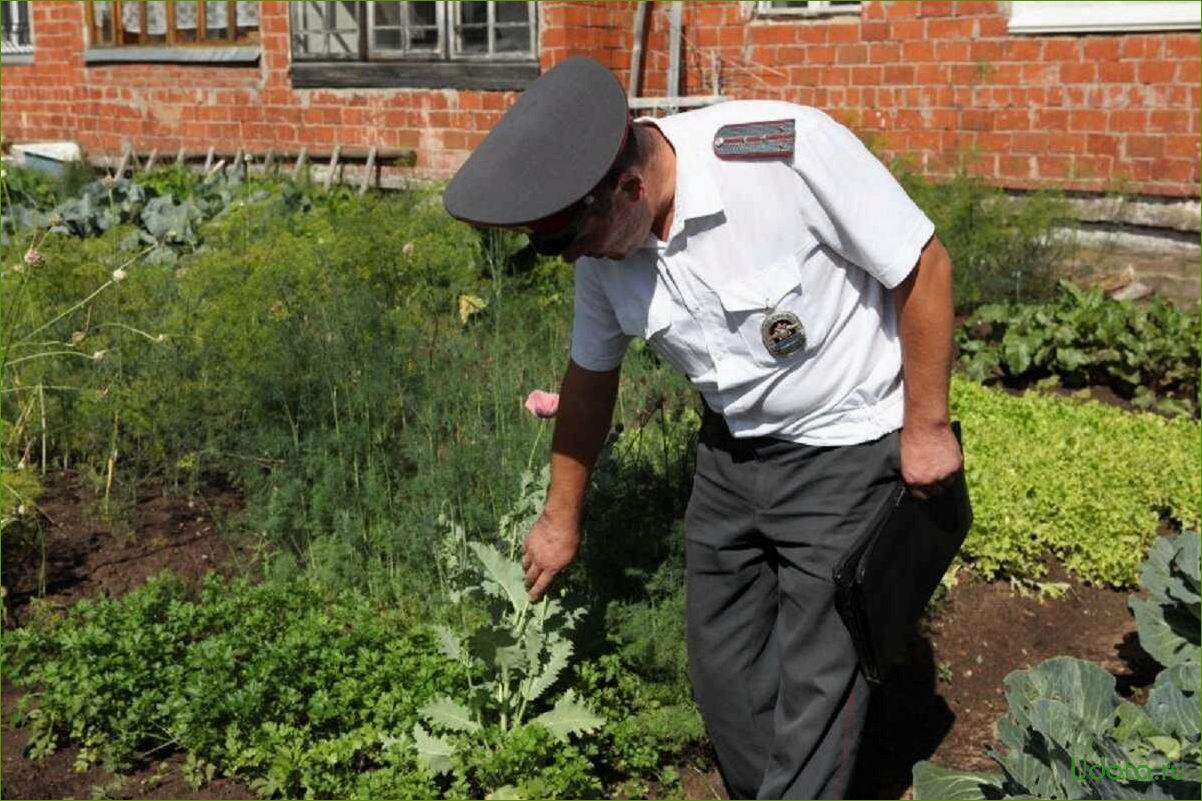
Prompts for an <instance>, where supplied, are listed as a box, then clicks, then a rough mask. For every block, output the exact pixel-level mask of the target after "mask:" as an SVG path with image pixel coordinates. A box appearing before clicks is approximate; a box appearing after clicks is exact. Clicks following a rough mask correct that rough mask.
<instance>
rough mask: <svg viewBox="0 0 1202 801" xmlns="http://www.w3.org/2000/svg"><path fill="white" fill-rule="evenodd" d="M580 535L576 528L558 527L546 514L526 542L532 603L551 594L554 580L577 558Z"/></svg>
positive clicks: (524, 552)
mask: <svg viewBox="0 0 1202 801" xmlns="http://www.w3.org/2000/svg"><path fill="white" fill-rule="evenodd" d="M579 549H580V532H579V531H578V530H577V529H576V528H575V527H573V526H567V525H562V524H556V523H555V522H553V521H552V520H551V519H549V518H548V517H547V516H546V514H543V515H542V516H540V517H539V518H538V520H536V521H535V522H534V525H533V526H531V527H530V531H529V533H527V534H526V539H524V540H522V569H523V570H525V571H526V590H527V594H528V595H529V597H530V600H531V601H537V600H538V599H540V598H542V597H543V593H545V592H546V591H547V587H549V586H550V584H551V580H552V579H554V578H555V576H556V575H557V574H558V573H559V571H561V570H563V569H564V568H565V567H567V566H568V565H569V564H571V562H572V560H573V559H575V558H576V552H577V551H578V550H579Z"/></svg>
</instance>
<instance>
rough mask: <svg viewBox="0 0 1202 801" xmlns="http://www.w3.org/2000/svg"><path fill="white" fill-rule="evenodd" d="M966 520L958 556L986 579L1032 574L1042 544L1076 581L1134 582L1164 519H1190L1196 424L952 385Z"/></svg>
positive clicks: (1038, 566) (1038, 567)
mask: <svg viewBox="0 0 1202 801" xmlns="http://www.w3.org/2000/svg"><path fill="white" fill-rule="evenodd" d="M952 416H953V417H955V418H957V419H959V420H960V421H961V422H962V424H963V428H964V448H965V454H966V456H965V471H966V474H967V478H968V485H969V491H970V493H971V495H972V499H973V509H974V520H975V522H974V524H973V528H972V530H971V531H970V532H969V535H968V538H967V539H966V540H965V543H964V547H963V550H962V553H963V554H964V556H965V557H966V558H967V559H968V561H969V562H970V563H971V565H972V567H973V569H974V570H976V571H977V572H978V573H979V574H981V575H982V576H984V577H986V578H992V577H995V576H998V575H1006V576H1008V577H1010V578H1011V579H1012V580H1013V581H1015V582H1018V583H1020V584H1023V583H1031V582H1036V581H1038V580H1039V579H1040V577H1042V576H1043V574H1044V572H1045V566H1044V559H1045V557H1046V555H1047V554H1049V553H1051V554H1053V555H1055V556H1056V557H1058V558H1059V559H1060V560H1062V561H1063V562H1064V564H1065V566H1066V567H1067V568H1068V569H1069V570H1071V571H1072V572H1074V573H1076V574H1077V575H1078V576H1080V577H1081V578H1083V579H1086V580H1088V581H1093V582H1098V583H1102V584H1110V585H1114V586H1116V587H1122V586H1130V585H1133V584H1134V583H1135V582H1136V581H1137V579H1138V576H1139V563H1140V560H1141V559H1142V557H1143V555H1144V554H1146V553H1147V552H1148V549H1149V548H1150V547H1151V545H1152V543H1153V541H1154V540H1155V539H1156V532H1157V529H1158V527H1159V525H1160V522H1161V518H1162V516H1164V517H1167V518H1170V519H1172V520H1175V521H1178V522H1179V523H1180V524H1181V525H1182V526H1183V527H1186V528H1196V527H1197V526H1198V523H1199V509H1198V497H1199V495H1200V494H1202V480H1200V477H1199V472H1200V469H1199V463H1198V443H1199V427H1198V424H1197V423H1196V422H1193V421H1189V420H1184V419H1175V420H1168V419H1165V418H1163V417H1160V416H1158V415H1153V414H1146V413H1143V414H1133V413H1130V412H1125V411H1123V410H1121V409H1118V408H1115V407H1113V406H1103V405H1102V404H1100V403H1097V402H1093V401H1089V402H1081V401H1078V400H1076V399H1069V398H1060V397H1053V396H1044V395H1038V394H1032V393H1027V394H1025V395H1022V396H1013V395H1010V394H1007V393H1005V392H1000V391H998V390H992V389H988V388H986V387H982V386H980V385H978V384H974V383H971V382H968V381H964V380H960V379H954V380H953V382H952Z"/></svg>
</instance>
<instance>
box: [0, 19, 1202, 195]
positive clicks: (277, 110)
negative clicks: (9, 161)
mask: <svg viewBox="0 0 1202 801" xmlns="http://www.w3.org/2000/svg"><path fill="white" fill-rule="evenodd" d="M5 5H6V6H18V5H26V4H8V3H6V4H5ZM96 5H97V6H104V7H112V8H113V9H114V10H115V11H116V15H117V16H118V18H120V14H121V13H122V12H121V6H120V5H115V4H96ZM125 5H126V6H129V5H130V4H129V3H126V4H125ZM202 5H204V6H206V7H213V8H212V9H210V11H209V14H210V21H212V20H213V19H215V17H214V16H213V15H215V14H216V13H218V12H219V11H221V9H220V8H218V7H221V6H227V5H228V6H229V8H230V14H231V15H232V14H233V9H234V7H235V5H237V6H238V8H239V10H238V14H239V15H241V14H242V12H243V8H242V7H243V6H246V5H251V4H242V3H238V4H234V3H229V4H226V3H206V4H202ZM290 5H291V6H293V7H291V8H290ZM371 5H372V4H364V5H362V6H358V8H359V9H361V10H358V11H357V10H356V4H353V3H338V4H313V3H308V4H289V3H284V2H262V3H259V4H257V7H256V8H255V9H251V10H249V11H248V12H247V13H248V14H249V13H252V12H253V14H254V17H255V19H254V24H255V25H256V26H257V28H256V29H253V30H251V31H250V33H249V34H248V36H247V38H248V41H249V44H248V45H247V46H242V47H238V48H233V49H231V50H229V51H228V52H230V53H232V52H234V50H237V54H238V57H237V58H232V59H229V60H226V61H222V62H220V63H218V62H214V61H212V60H211V59H212V58H220V54H218V55H216V56H214V55H213V53H214V52H217V51H220V50H221V48H220V47H197V46H196V42H195V41H191V42H190V44H191V46H178V47H162V46H159V47H155V48H150V49H147V50H146V51H145V52H146V53H147V54H148V57H149V55H150V54H151V50H153V56H154V58H155V59H156V60H155V61H153V62H150V61H146V60H144V59H141V58H139V53H140V52H142V51H139V50H138V48H137V47H136V46H126V47H115V46H114V47H112V48H108V47H105V46H98V43H97V42H96V41H95V40H96V38H97V37H98V36H104V35H108V34H105V32H104V31H100V32H99V33H97V31H98V30H100V29H98V28H96V27H92V28H89V24H99V23H95V20H94V19H93V15H92V12H94V11H95V9H96V6H94V7H93V9H92V12H89V11H88V9H87V8H86V6H87V4H86V3H82V2H44V1H42V0H36V1H35V2H30V3H28V4H27V6H26V8H24V9H22V11H23V13H25V14H27V15H28V19H29V22H30V23H31V24H30V32H31V33H30V38H29V41H28V44H29V45H30V46H29V47H27V48H24V49H25V50H28V51H31V52H28V53H20V54H16V55H14V54H13V53H12V51H11V50H10V51H9V52H6V54H5V55H4V57H3V60H2V78H0V115H2V116H0V121H2V128H3V134H4V137H5V138H6V139H7V140H9V141H15V142H22V141H34V140H60V139H67V140H74V141H77V142H79V144H80V145H81V146H82V147H83V148H84V149H85V151H87V152H88V153H89V154H91V155H92V156H96V155H98V154H119V153H120V152H121V151H122V150H123V149H124V148H126V147H131V148H133V149H134V150H136V151H138V152H143V153H144V152H148V151H150V150H151V149H157V150H158V151H160V152H161V153H174V152H176V151H177V150H178V149H181V148H183V149H187V150H190V151H200V152H203V151H205V150H206V149H207V148H209V147H210V146H212V145H217V146H219V147H222V148H226V149H229V148H233V147H242V148H245V149H247V150H248V151H250V152H266V151H267V150H269V149H274V150H275V151H276V152H281V151H297V150H299V149H300V148H302V147H306V148H309V149H310V150H322V149H325V150H329V149H330V148H332V147H333V146H334V145H340V146H342V147H355V148H366V147H369V146H373V145H374V146H378V147H381V148H389V149H395V148H412V149H413V150H414V151H415V153H416V164H415V166H414V167H413V168H412V170H413V172H414V173H415V174H417V175H422V176H429V177H435V178H438V177H445V176H447V175H449V174H450V173H451V172H452V171H453V170H454V168H455V167H456V166H457V165H458V164H460V163H461V162H462V161H463V159H464V158H466V156H467V154H468V153H469V152H470V150H471V148H472V147H473V146H475V145H476V144H477V143H478V142H480V141H481V139H482V138H483V137H484V136H485V134H486V132H487V131H488V130H489V129H490V127H491V126H492V125H494V124H495V123H496V121H497V120H498V118H499V117H500V115H501V114H502V112H503V110H504V109H505V108H507V107H508V106H509V105H510V104H511V103H512V102H513V100H514V98H515V97H516V91H517V90H519V89H520V87H521V86H522V85H523V83H524V82H528V80H530V79H531V77H532V76H533V75H536V74H537V72H538V70H539V69H544V70H545V69H547V68H548V67H550V66H551V65H553V64H555V63H557V62H558V61H560V60H562V59H563V58H565V57H567V56H569V55H573V54H587V55H590V56H593V57H595V58H597V59H599V60H600V61H602V62H603V63H605V64H607V65H608V66H609V67H610V68H612V69H613V70H614V72H615V73H616V74H617V75H618V77H619V78H620V79H621V80H622V82H623V83H624V85H628V81H629V79H630V67H631V49H632V43H633V40H634V21H635V16H636V6H637V5H638V4H636V3H632V2H604V3H602V2H541V3H535V4H530V5H529V6H528V8H529V10H528V11H527V12H526V13H527V14H529V15H530V23H531V31H532V34H531V36H532V37H533V38H532V39H531V42H532V44H531V45H530V47H529V52H528V53H527V54H526V55H527V59H526V62H527V63H523V62H522V59H520V58H519V59H516V60H514V59H509V60H507V61H506V60H504V59H492V58H484V59H477V60H476V61H475V62H473V63H470V64H469V63H466V60H464V59H461V63H459V64H455V63H451V62H453V61H454V59H453V57H452V58H451V59H450V60H449V61H448V63H446V64H432V63H428V62H427V63H424V64H420V65H418V67H416V68H414V69H409V68H408V67H407V66H406V63H405V61H404V59H393V60H392V61H386V62H382V63H369V62H368V61H366V60H364V61H354V62H351V61H348V60H347V59H346V58H344V59H343V60H342V61H340V62H338V63H332V64H328V65H324V66H323V65H322V64H321V63H319V62H314V61H306V60H305V59H303V58H301V57H299V56H298V48H309V47H310V46H311V43H312V42H318V41H319V39H320V36H319V35H318V34H317V33H312V32H310V33H306V34H305V36H303V37H302V36H300V34H299V32H298V31H297V30H295V26H297V25H298V24H299V23H298V21H297V20H298V19H299V16H298V15H300V14H301V13H303V11H302V7H303V6H310V7H312V8H311V9H310V10H311V11H312V12H313V13H314V14H317V13H319V12H320V11H321V10H320V9H317V7H319V6H320V7H322V8H326V7H327V6H328V9H327V10H328V11H329V13H330V14H334V13H344V14H350V15H354V14H356V13H358V14H360V15H361V16H359V17H358V18H357V20H358V21H357V22H355V20H354V19H353V20H352V22H353V23H354V24H355V25H360V26H367V25H369V24H372V25H377V26H381V33H377V32H376V31H375V30H373V31H372V32H371V37H372V39H371V41H372V42H373V43H375V44H379V42H380V41H384V38H378V37H381V36H382V35H383V34H388V35H391V33H390V32H389V31H388V30H385V29H384V27H383V26H384V23H381V22H380V19H382V18H383V13H382V12H381V10H380V9H379V7H378V6H377V7H376V8H368V6H371ZM410 5H411V6H414V7H418V6H425V7H429V8H426V9H417V10H414V11H412V12H410V11H408V10H406V11H405V12H404V13H406V14H409V13H412V14H414V15H417V14H419V12H420V13H423V14H424V13H426V12H427V11H428V12H429V14H430V15H431V16H430V17H429V19H430V20H432V21H433V20H435V12H437V23H436V24H437V25H439V26H444V25H445V27H442V28H440V29H439V30H441V31H442V32H444V33H445V34H446V36H448V37H454V36H460V35H462V32H461V29H460V28H458V27H456V26H457V25H459V22H455V23H453V24H452V23H445V22H444V21H445V19H448V18H449V17H448V16H447V15H452V14H453V15H455V19H456V20H459V21H460V22H461V21H462V19H466V17H461V15H462V14H463V13H466V12H464V11H463V10H462V9H466V8H467V7H469V6H479V7H481V8H483V7H485V6H486V5H487V4H485V3H476V4H470V3H463V4H435V3H426V4H419V3H414V4H410ZM454 5H458V6H460V7H461V8H453V7H452V6H454ZM496 5H497V6H508V7H509V8H500V9H498V10H496V11H494V9H493V8H491V7H490V8H488V9H487V21H488V25H490V26H491V25H493V21H494V16H493V15H494V14H496V15H497V16H496V19H497V20H500V19H502V17H503V16H504V15H510V14H512V12H513V11H514V9H513V8H512V5H513V4H509V3H505V4H496ZM1041 5H1042V6H1046V8H1036V9H1033V13H1034V14H1035V16H1037V17H1038V16H1040V15H1041V14H1042V15H1043V16H1044V17H1047V16H1048V12H1050V11H1051V10H1052V9H1051V7H1059V13H1060V14H1061V16H1064V14H1065V13H1068V15H1069V16H1070V17H1072V16H1073V15H1075V18H1076V21H1075V22H1074V20H1073V19H1068V20H1064V19H1061V20H1060V21H1059V22H1057V21H1055V20H1050V21H1049V20H1047V19H1045V20H1044V21H1043V22H1042V23H1040V22H1039V21H1038V20H1036V21H1035V23H1033V24H1028V25H1027V27H1026V28H1023V27H1022V25H1020V24H1018V23H1019V22H1020V21H1021V17H1022V15H1023V14H1027V13H1031V12H1032V8H1031V6H1032V4H1024V3H1000V2H863V3H809V4H805V3H748V2H689V3H684V4H683V8H682V9H681V10H680V12H679V14H680V20H681V34H682V35H681V42H682V46H681V55H680V87H679V91H680V93H681V94H687V95H704V94H709V93H711V92H713V91H714V89H715V88H716V89H717V91H718V93H720V94H721V95H722V96H723V97H727V98H776V99H785V100H790V101H794V102H798V103H802V104H806V105H812V106H816V107H819V108H821V109H823V110H825V111H827V112H829V113H831V114H833V115H834V116H836V117H837V118H839V119H841V120H842V121H843V122H845V123H846V124H848V125H850V126H851V127H853V128H854V129H855V130H857V131H858V132H859V133H861V134H862V135H864V136H867V137H869V138H870V139H871V140H872V141H873V143H874V144H875V145H876V146H877V148H878V150H879V151H880V152H881V154H882V155H883V156H885V157H890V156H906V157H908V158H909V159H911V160H912V162H913V163H914V164H916V165H918V166H920V167H921V169H923V170H924V171H925V172H927V173H928V174H930V175H946V174H948V173H949V172H950V171H952V170H954V169H955V168H956V166H957V165H958V164H961V163H963V164H965V165H966V166H967V168H968V169H970V170H971V171H973V172H975V173H978V174H981V175H984V176H986V177H987V178H988V179H989V180H991V181H992V182H994V183H996V184H999V185H1003V186H1008V187H1015V188H1030V187H1038V186H1056V187H1061V188H1066V189H1074V190H1085V191H1100V190H1108V189H1115V188H1122V189H1125V190H1127V191H1129V192H1133V193H1136V194H1142V195H1147V196H1160V197H1164V198H1176V199H1188V198H1197V197H1198V195H1199V180H1200V175H1199V161H1200V159H1199V136H1200V129H1199V118H1200V112H1199V83H1200V76H1199V33H1198V26H1197V25H1196V24H1194V23H1192V22H1191V17H1190V13H1186V14H1185V17H1184V19H1182V18H1181V14H1180V11H1181V9H1180V8H1176V6H1189V7H1191V8H1192V9H1193V10H1194V11H1193V12H1192V13H1196V10H1197V4H1196V3H1184V4H1170V3H1117V4H1111V5H1112V6H1113V8H1110V9H1103V11H1105V12H1107V13H1109V12H1113V11H1114V10H1115V9H1117V8H1118V7H1119V6H1127V7H1128V10H1129V11H1130V10H1131V7H1135V6H1144V7H1152V6H1157V7H1164V8H1168V7H1170V6H1173V7H1174V8H1170V9H1169V12H1170V14H1169V17H1170V18H1171V19H1170V18H1166V19H1168V21H1163V20H1162V21H1157V20H1156V19H1151V20H1149V19H1139V18H1123V19H1119V20H1118V21H1117V22H1115V21H1111V22H1105V21H1099V18H1098V15H1097V14H1096V13H1095V14H1090V13H1084V14H1083V13H1082V9H1084V8H1085V7H1088V6H1097V5H1098V4H1090V3H1078V4H1073V5H1075V6H1078V10H1077V11H1075V12H1074V11H1072V10H1071V9H1070V10H1069V11H1068V12H1065V10H1064V8H1063V7H1064V6H1065V5H1066V4H1062V3H1046V4H1041ZM184 6H189V4H184V3H175V4H173V6H172V11H171V12H169V17H168V19H172V20H176V22H175V23H173V24H178V19H179V15H180V14H182V13H184V11H185V8H184ZM335 6H337V7H338V8H335ZM670 6H671V4H670V3H666V2H665V3H653V4H651V9H650V14H649V16H648V19H647V23H646V31H647V33H646V41H645V43H644V48H643V53H644V57H643V59H642V63H643V66H642V69H641V71H640V74H639V78H640V81H641V94H642V95H665V94H666V93H667V90H668V87H667V80H668V77H667V76H668V69H669V55H668V49H669V45H670V41H671V38H670V36H669V22H670V19H671V12H670V8H669V7H670ZM189 7H191V8H193V13H195V9H194V7H195V4H191V5H190V6H189ZM435 7H437V8H435ZM164 8H166V7H165V6H164ZM14 13H15V12H14ZM125 13H126V14H128V13H130V12H129V10H128V9H127V10H126V12H125ZM202 13H203V12H202ZM321 13H324V12H321ZM388 13H392V12H391V11H389V12H388ZM483 13H484V12H483V11H481V14H483ZM1052 16H1055V15H1054V14H1053V15H1052ZM1101 16H1106V14H1102V15H1101ZM1111 16H1113V14H1111ZM1136 17H1138V13H1137V14H1136ZM484 18H485V17H483V16H482V17H481V19H484ZM146 19H147V18H146V16H145V13H144V12H143V16H142V22H141V25H142V26H143V28H142V30H146V31H148V32H149V31H151V30H152V28H153V22H152V23H151V25H150V27H147V25H148V23H147V22H146ZM202 19H203V17H202ZM223 19H224V17H223ZM229 19H231V20H232V19H233V17H232V16H230V17H229ZM331 19H332V17H331ZM415 20H417V21H420V20H418V18H417V16H414V17H412V18H411V19H410V20H409V21H410V23H411V24H413V25H416V22H415ZM108 24H110V25H111V24H112V23H111V20H110V22H109V23H108ZM131 24H136V23H131ZM223 24H224V23H223ZM230 24H231V26H233V22H231V23H230ZM238 24H239V25H240V24H241V17H239V23H238ZM306 24H308V23H306ZM330 24H331V26H332V27H331V30H327V31H325V39H322V40H321V41H325V42H326V43H327V45H328V43H329V42H332V41H336V40H337V41H342V40H348V41H349V42H350V43H349V44H346V42H345V41H344V42H343V45H344V46H346V47H347V48H348V51H347V52H348V53H349V54H350V55H348V56H347V57H348V58H354V52H353V51H355V42H354V38H355V37H356V36H360V39H359V42H360V46H359V50H358V54H359V57H362V58H370V57H371V56H370V55H365V54H367V53H368V52H369V51H370V50H371V47H370V46H368V45H366V44H363V43H365V42H367V41H368V31H366V30H363V31H362V32H361V33H360V32H359V30H358V28H356V27H354V25H352V26H351V27H349V28H347V29H346V30H342V31H334V30H333V28H335V27H337V25H336V24H334V23H330ZM434 25H435V22H431V23H430V27H428V28H427V29H418V28H416V27H414V28H413V29H412V30H411V31H409V32H407V33H404V36H405V39H404V41H405V42H406V46H409V45H410V44H413V43H414V42H419V41H420V40H421V37H422V36H423V35H426V34H428V35H429V37H431V38H430V41H431V42H433V41H434V39H435V38H436V37H438V36H442V35H443V34H442V33H439V32H438V31H436V30H435V28H434V27H433V26H434ZM501 27H502V26H500V25H498V26H497V31H496V33H495V35H496V37H497V40H496V41H497V43H498V47H499V46H500V44H499V43H500V42H501V41H502V39H503V38H504V37H505V36H509V35H510V34H512V33H514V32H515V31H518V28H519V27H520V26H517V27H515V26H511V28H512V30H509V31H506V32H502V31H501V30H500V28H501ZM201 29H202V31H203V23H202V25H201ZM393 30H395V31H398V32H397V33H396V36H397V37H398V38H397V40H396V41H398V42H399V41H400V39H399V37H400V36H401V33H400V32H399V31H400V29H393ZM463 30H466V26H465V27H464V29H463ZM481 30H483V29H481ZM331 31H333V32H332V33H331ZM423 31H424V32H423ZM109 33H110V34H111V30H110V31H109ZM181 35H182V34H181ZM482 35H483V34H482ZM188 36H190V37H191V38H192V39H195V38H196V37H197V34H196V32H195V31H194V30H190V31H189V33H188ZM241 36H242V33H241V32H234V29H233V27H231V39H230V40H229V41H227V42H224V43H223V44H225V45H231V44H235V42H234V41H233V39H236V38H238V37H241ZM310 36H311V37H315V38H305V37H310ZM331 36H333V37H334V38H331ZM340 37H341V38H340ZM492 37H493V34H492V33H490V34H489V38H488V43H489V44H488V48H489V52H491V48H492V47H493V38H492ZM135 38H137V37H135ZM148 38H153V37H148ZM439 41H441V40H439ZM466 41H467V40H466V39H463V40H461V46H463V45H462V43H463V42H466ZM481 41H483V40H481ZM101 44H105V43H101ZM312 46H313V47H316V45H312ZM396 46H398V47H399V46H400V45H396ZM519 49H520V48H519ZM452 50H453V48H452ZM447 52H449V51H447V50H444V58H446V55H447ZM344 55H345V54H344ZM189 59H191V60H189ZM206 59H207V60H206ZM502 62H504V63H502ZM415 70H416V71H415ZM323 82H324V83H326V84H327V85H325V86H323V85H322V84H323ZM440 82H441V83H440ZM356 83H359V84H370V85H359V86H355V85H352V84H356ZM419 86H420V87H424V88H415V87H419Z"/></svg>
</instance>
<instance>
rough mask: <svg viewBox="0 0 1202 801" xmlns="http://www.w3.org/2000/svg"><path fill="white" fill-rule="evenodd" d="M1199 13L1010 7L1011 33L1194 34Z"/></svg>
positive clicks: (1143, 5) (1185, 7)
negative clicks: (1163, 32)
mask: <svg viewBox="0 0 1202 801" xmlns="http://www.w3.org/2000/svg"><path fill="white" fill-rule="evenodd" d="M1199 28H1202V12H1200V8H1199V4H1198V3H1191V2H1047V0H1039V1H1038V2H1032V0H1016V2H1013V3H1011V4H1010V27H1009V29H1010V33H1098V32H1101V33H1107V32H1110V33H1122V32H1127V31H1130V32H1138V31H1174V30H1184V31H1191V30H1192V31H1196V30H1198V29H1199Z"/></svg>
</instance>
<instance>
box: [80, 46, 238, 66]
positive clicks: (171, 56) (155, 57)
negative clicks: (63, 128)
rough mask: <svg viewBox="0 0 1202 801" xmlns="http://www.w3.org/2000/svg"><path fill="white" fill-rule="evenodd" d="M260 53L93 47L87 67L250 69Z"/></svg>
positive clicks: (223, 49)
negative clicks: (158, 64)
mask: <svg viewBox="0 0 1202 801" xmlns="http://www.w3.org/2000/svg"><path fill="white" fill-rule="evenodd" d="M259 53H260V49H259V47H258V45H255V46H253V47H90V48H88V49H87V50H85V51H84V54H83V61H84V63H85V64H131V63H142V62H161V63H172V64H209V65H221V64H228V65H231V66H247V65H253V64H257V63H259Z"/></svg>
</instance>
